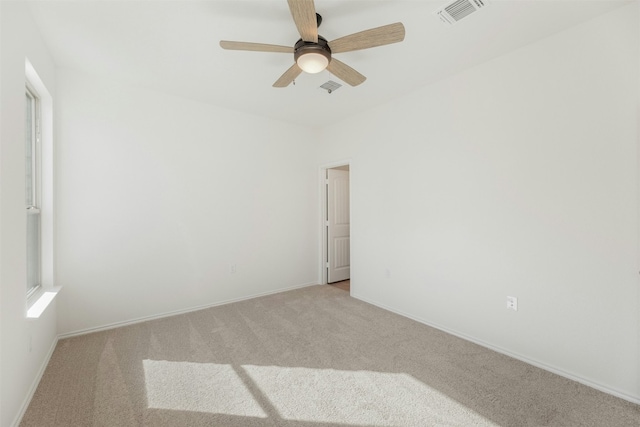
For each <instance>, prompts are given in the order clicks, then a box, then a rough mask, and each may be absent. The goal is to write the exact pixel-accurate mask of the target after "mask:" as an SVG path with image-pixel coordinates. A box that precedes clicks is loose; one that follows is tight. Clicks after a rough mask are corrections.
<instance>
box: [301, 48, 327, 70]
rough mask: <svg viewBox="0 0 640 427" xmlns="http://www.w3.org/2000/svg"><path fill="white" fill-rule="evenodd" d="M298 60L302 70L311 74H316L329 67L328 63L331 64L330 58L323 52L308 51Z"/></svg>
mask: <svg viewBox="0 0 640 427" xmlns="http://www.w3.org/2000/svg"><path fill="white" fill-rule="evenodd" d="M296 62H297V63H298V67H300V68H301V69H302V71H304V72H306V73H310V74H316V73H319V72H320V71H322V70H324V69H325V68H327V65H329V58H327V57H326V56H325V55H322V54H321V53H317V52H307V53H303V54H302V55H300V56H299V57H298V60H297V61H296Z"/></svg>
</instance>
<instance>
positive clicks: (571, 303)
mask: <svg viewBox="0 0 640 427" xmlns="http://www.w3.org/2000/svg"><path fill="white" fill-rule="evenodd" d="M635 8H637V4H633V5H631V6H629V7H625V8H622V9H618V10H617V11H614V12H612V13H610V14H608V15H604V16H602V17H599V18H597V19H595V20H593V21H590V22H587V23H584V24H582V25H580V26H578V27H574V28H572V29H569V30H567V31H564V32H562V33H559V34H556V35H554V36H552V37H550V38H547V39H544V40H542V41H539V42H536V43H534V44H531V45H529V46H526V47H524V48H521V49H519V50H517V51H514V52H512V53H510V54H508V55H505V56H503V57H500V58H497V59H495V60H493V61H491V62H488V63H485V64H483V65H481V66H478V67H475V68H473V69H470V70H468V71H466V72H464V73H461V74H459V75H456V76H453V77H451V78H449V79H447V80H444V81H442V82H439V83H437V84H434V85H432V86H429V87H425V88H423V89H422V90H419V91H417V92H415V93H413V94H411V95H409V96H406V97H404V98H402V99H398V100H396V101H393V102H391V103H390V104H387V105H386V106H384V107H381V108H377V109H375V110H373V111H367V112H366V113H363V114H362V115H360V116H359V117H357V118H352V119H349V120H348V121H345V122H343V123H342V124H337V125H333V126H332V127H330V128H327V129H325V131H324V133H323V134H322V140H323V141H324V142H323V143H322V145H321V148H320V154H319V163H320V164H323V163H330V162H331V161H334V160H339V159H344V158H351V159H352V163H351V191H352V193H351V197H352V205H351V209H352V228H351V233H352V234H351V236H352V270H351V271H352V288H351V289H352V294H354V295H355V296H357V297H359V298H362V299H364V300H367V301H370V302H373V303H375V304H378V305H382V306H385V307H388V308H390V309H392V310H395V311H398V312H401V313H405V314H407V315H409V316H411V317H414V318H417V319H420V320H422V321H424V322H426V323H430V324H433V325H437V326H438V327H441V328H444V329H446V330H449V331H453V332H455V333H457V334H460V335H462V336H466V337H468V338H470V339H472V340H475V341H477V342H482V343H485V344H487V345H490V346H493V347H494V348H499V349H502V350H503V351H506V352H509V353H511V354H514V355H518V356H519V357H521V358H524V359H527V360H530V361H534V362H536V363H538V364H540V365H544V366H547V367H548V368H551V369H555V370H557V371H560V372H562V373H564V374H565V375H572V376H575V377H576V378H579V379H580V380H581V381H583V382H590V383H591V384H594V385H596V386H598V387H601V388H607V389H608V390H609V391H612V392H616V393H618V395H622V396H625V397H627V398H630V399H636V400H640V371H639V366H638V360H640V349H639V344H638V337H639V328H640V303H639V301H640V298H639V295H638V270H639V268H638V220H639V217H638V214H639V212H638V134H637V132H638V128H637V122H638V116H637V109H636V107H637V102H638V90H636V87H637V85H638V13H637V11H636V9H635ZM425 60H428V59H425ZM387 270H388V273H389V274H387ZM387 275H388V276H389V277H387ZM507 295H511V296H516V297H518V298H519V311H518V312H513V311H509V310H507V309H506V296H507Z"/></svg>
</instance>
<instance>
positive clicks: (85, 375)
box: [20, 286, 640, 427]
mask: <svg viewBox="0 0 640 427" xmlns="http://www.w3.org/2000/svg"><path fill="white" fill-rule="evenodd" d="M20 425H21V426H23V427H29V426H34V427H35V426H37V427H50V426H65V427H66V426H94V427H96V426H108V427H129V426H154V427H155V426H158V427H163V426H189V427H197V426H228V427H234V426H242V427H247V426H285V427H293V426H296V427H320V426H330V427H339V426H340V427H344V426H355V427H365V426H514V427H515V426H517V427H523V426H608V427H613V426H630V427H638V426H639V425H640V406H638V405H635V404H632V403H630V402H627V401H624V400H622V399H618V398H616V397H613V396H610V395H608V394H605V393H602V392H599V391H597V390H594V389H592V388H589V387H586V386H584V385H581V384H579V383H576V382H574V381H571V380H568V379H565V378H563V377H560V376H557V375H554V374H552V373H549V372H547V371H544V370H542V369H538V368H536V367H533V366H531V365H528V364H526V363H523V362H520V361H518V360H515V359H512V358H510V357H507V356H505V355H502V354H499V353H496V352H493V351H491V350H488V349H486V348H483V347H481V346H478V345H476V344H473V343H470V342H467V341H465V340H462V339H459V338H457V337H454V336H451V335H449V334H446V333H444V332H442V331H439V330H437V329H433V328H431V327H428V326H425V325H423V324H420V323H418V322H415V321H412V320H410V319H407V318H404V317H402V316H399V315H396V314H393V313H390V312H388V311H385V310H382V309H380V308H377V307H374V306H372V305H370V304H367V303H364V302H362V301H359V300H357V299H354V298H351V297H349V294H348V292H345V291H343V290H340V289H338V288H335V287H333V286H311V287H308V288H303V289H298V290H294V291H289V292H283V293H280V294H275V295H270V296H266V297H261V298H256V299H252V300H247V301H243V302H238V303H233V304H228V305H224V306H219V307H213V308H209V309H205V310H200V311H196V312H192V313H188V314H183V315H178V316H173V317H169V318H163V319H158V320H153V321H148V322H144V323H138V324H134V325H130V326H126V327H121V328H117V329H112V330H108V331H102V332H96V333H92V334H87V335H82V336H77V337H73V338H67V339H63V340H60V341H59V343H58V345H57V347H56V349H55V351H54V353H53V356H52V358H51V361H50V363H49V365H48V367H47V369H46V371H45V373H44V375H43V378H42V380H41V382H40V384H39V386H38V388H37V390H36V392H35V395H34V397H33V399H32V401H31V404H30V406H29V408H28V409H27V411H26V413H25V415H24V417H23V419H22V422H21V424H20Z"/></svg>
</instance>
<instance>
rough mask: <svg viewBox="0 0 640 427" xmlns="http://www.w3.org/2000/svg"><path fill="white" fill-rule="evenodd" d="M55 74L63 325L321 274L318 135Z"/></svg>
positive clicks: (100, 321)
mask: <svg viewBox="0 0 640 427" xmlns="http://www.w3.org/2000/svg"><path fill="white" fill-rule="evenodd" d="M58 77H59V78H58V93H59V96H58V104H57V107H58V112H59V116H58V117H59V137H60V138H59V139H60V143H59V146H58V160H59V161H58V170H59V192H58V197H57V200H56V202H57V207H58V218H59V219H58V228H57V231H58V253H57V256H58V278H59V283H60V284H61V285H63V286H64V289H63V290H62V292H61V293H60V295H59V296H58V298H59V302H58V303H59V332H60V333H61V334H66V333H71V332H76V331H81V330H86V329H89V328H96V327H102V326H105V325H109V324H113V323H118V322H124V321H129V320H133V319H139V318H144V317H147V316H156V315H159V314H162V313H169V312H174V311H177V310H184V309H189V308H192V307H199V306H203V305H210V304H215V303H219V302H223V301H227V300H231V299H237V298H243V297H248V296H251V295H257V294H261V293H267V292H273V291H277V290H282V289H286V288H290V287H296V286H302V285H308V284H313V283H317V277H318V267H317V258H318V255H317V254H318V248H317V224H318V221H319V219H318V218H319V212H318V209H317V169H316V167H315V162H314V157H313V151H312V149H311V147H312V146H313V145H314V144H315V143H316V140H314V139H313V134H311V138H309V132H306V131H305V130H304V129H302V128H299V127H295V126H292V125H288V124H284V123H280V122H275V121H272V120H267V119H262V118H259V117H254V116H249V115H246V114H242V113H236V112H231V111H229V110H224V109H220V108H217V107H214V106H211V105H207V104H203V103H199V102H196V101H191V100H187V99H182V98H178V97H174V96H169V95H164V94H160V93H157V92H153V91H149V90H144V89H138V88H133V87H128V86H124V85H120V84H118V83H116V82H113V81H109V80H104V79H100V78H96V77H93V76H89V75H85V74H80V73H78V72H75V71H71V70H58ZM231 265H236V269H237V272H236V273H234V274H232V273H231V272H230V267H231Z"/></svg>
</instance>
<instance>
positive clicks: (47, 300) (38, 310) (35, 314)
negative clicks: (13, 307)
mask: <svg viewBox="0 0 640 427" xmlns="http://www.w3.org/2000/svg"><path fill="white" fill-rule="evenodd" d="M60 289H62V287H60V286H56V287H53V288H46V289H43V290H42V291H41V292H40V293H39V294H38V295H34V297H33V303H32V304H30V305H29V308H28V309H27V319H38V318H40V316H42V313H44V312H45V310H46V309H47V307H49V305H51V303H52V302H53V300H54V299H55V297H56V295H58V292H60Z"/></svg>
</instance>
